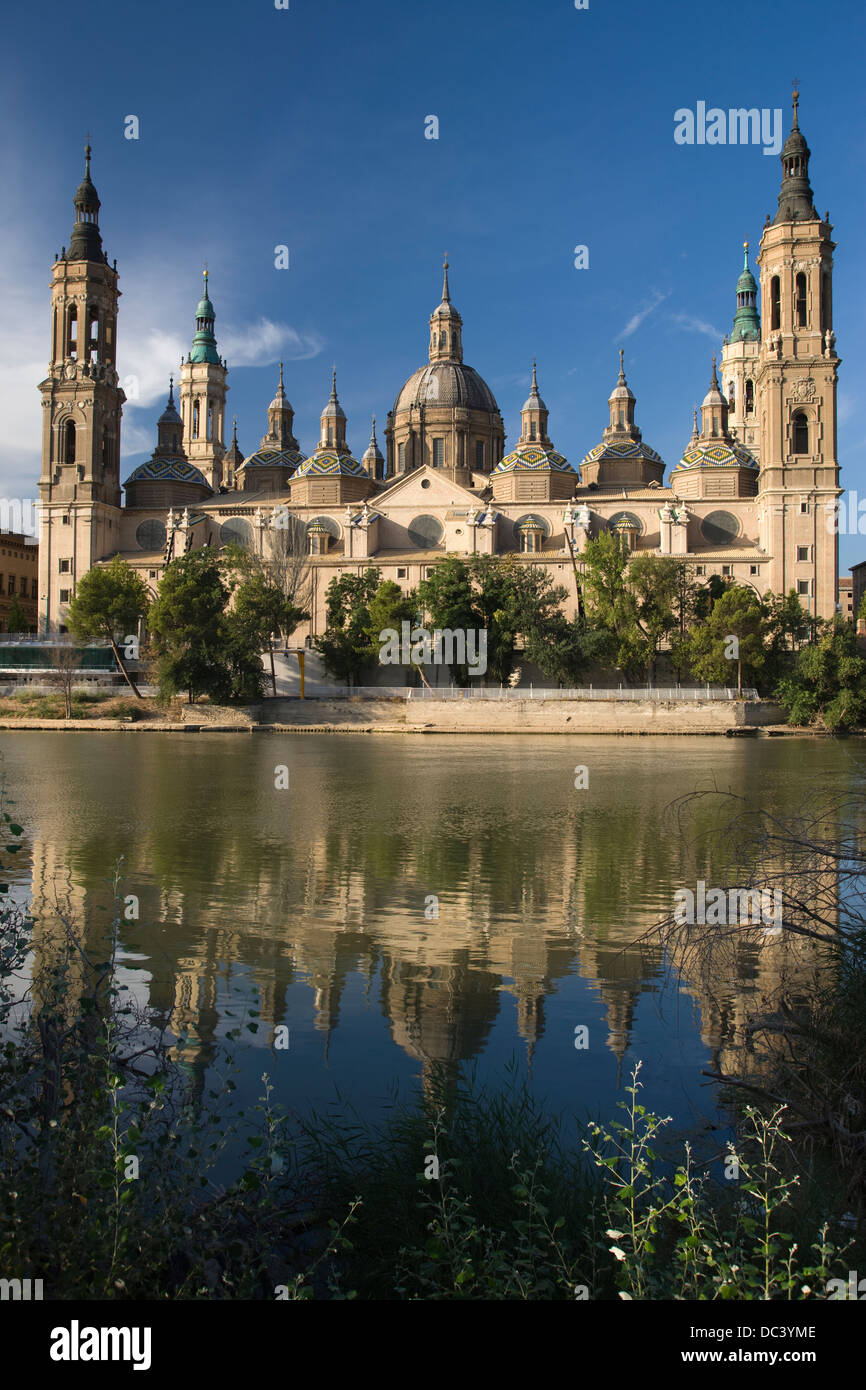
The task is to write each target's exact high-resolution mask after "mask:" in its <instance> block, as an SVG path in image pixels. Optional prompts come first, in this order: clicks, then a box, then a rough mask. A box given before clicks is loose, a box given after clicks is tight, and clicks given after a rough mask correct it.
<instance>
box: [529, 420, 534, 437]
mask: <svg viewBox="0 0 866 1390" xmlns="http://www.w3.org/2000/svg"><path fill="white" fill-rule="evenodd" d="M529 438H530V439H534V438H535V421H534V420H533V421H532V422H531V424H530V426H529Z"/></svg>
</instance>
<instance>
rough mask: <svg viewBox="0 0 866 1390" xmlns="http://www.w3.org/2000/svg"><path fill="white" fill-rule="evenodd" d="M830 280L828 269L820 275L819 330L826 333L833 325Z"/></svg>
mask: <svg viewBox="0 0 866 1390" xmlns="http://www.w3.org/2000/svg"><path fill="white" fill-rule="evenodd" d="M831 284H832V280H831V277H830V274H829V272H828V271H826V270H825V271H824V274H823V275H822V276H821V332H822V333H826V332H827V329H828V328H832V326H833V301H832V297H831V288H830V287H831Z"/></svg>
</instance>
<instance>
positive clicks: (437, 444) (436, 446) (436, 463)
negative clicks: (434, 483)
mask: <svg viewBox="0 0 866 1390" xmlns="http://www.w3.org/2000/svg"><path fill="white" fill-rule="evenodd" d="M444 464H445V440H444V439H434V440H433V467H434V468H442V467H443V466H444Z"/></svg>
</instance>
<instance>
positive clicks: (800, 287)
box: [797, 271, 806, 328]
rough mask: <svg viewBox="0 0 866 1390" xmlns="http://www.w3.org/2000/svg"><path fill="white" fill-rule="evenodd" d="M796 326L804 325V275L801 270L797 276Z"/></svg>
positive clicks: (803, 326)
mask: <svg viewBox="0 0 866 1390" xmlns="http://www.w3.org/2000/svg"><path fill="white" fill-rule="evenodd" d="M797 327H798V328H805V327H806V277H805V275H804V274H803V272H802V271H801V272H800V274H799V275H798V276H797Z"/></svg>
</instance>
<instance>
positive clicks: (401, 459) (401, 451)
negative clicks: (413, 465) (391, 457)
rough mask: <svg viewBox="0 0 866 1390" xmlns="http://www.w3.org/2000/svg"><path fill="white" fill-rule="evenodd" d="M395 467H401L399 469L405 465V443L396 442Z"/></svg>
mask: <svg viewBox="0 0 866 1390" xmlns="http://www.w3.org/2000/svg"><path fill="white" fill-rule="evenodd" d="M397 467H398V468H399V469H401V470H402V469H404V468H405V467H406V445H405V444H398V445H397Z"/></svg>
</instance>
